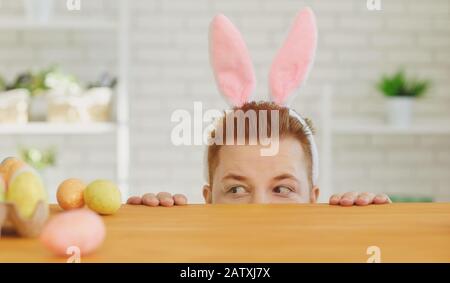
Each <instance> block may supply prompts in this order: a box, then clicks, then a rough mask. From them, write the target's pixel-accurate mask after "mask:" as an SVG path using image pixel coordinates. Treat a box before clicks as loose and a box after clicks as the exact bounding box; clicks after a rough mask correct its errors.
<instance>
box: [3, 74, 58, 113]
mask: <svg viewBox="0 0 450 283" xmlns="http://www.w3.org/2000/svg"><path fill="white" fill-rule="evenodd" d="M50 70H51V69H48V70H43V71H40V72H37V73H32V72H31V71H27V72H24V73H21V74H19V75H18V76H17V78H16V79H15V81H14V82H13V83H12V84H11V85H10V86H8V89H27V90H28V92H29V93H30V105H29V110H28V111H29V117H30V120H32V121H44V120H45V118H46V113H47V101H46V98H45V92H46V91H47V90H48V89H49V88H48V87H47V86H46V84H45V77H46V75H47V73H48V72H50Z"/></svg>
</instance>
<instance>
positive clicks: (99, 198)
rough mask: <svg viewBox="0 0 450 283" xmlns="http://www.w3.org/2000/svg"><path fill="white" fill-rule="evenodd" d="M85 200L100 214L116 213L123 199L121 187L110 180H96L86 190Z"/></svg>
mask: <svg viewBox="0 0 450 283" xmlns="http://www.w3.org/2000/svg"><path fill="white" fill-rule="evenodd" d="M84 202H85V203H86V205H87V206H88V207H89V208H90V209H92V210H93V211H95V212H97V213H99V214H104V215H108V214H114V213H116V212H117V210H119V208H120V206H121V204H122V201H121V195H120V190H119V188H118V187H117V186H116V185H115V184H114V183H113V182H111V181H108V180H95V181H93V182H92V183H90V184H89V185H88V186H87V187H86V189H85V190H84Z"/></svg>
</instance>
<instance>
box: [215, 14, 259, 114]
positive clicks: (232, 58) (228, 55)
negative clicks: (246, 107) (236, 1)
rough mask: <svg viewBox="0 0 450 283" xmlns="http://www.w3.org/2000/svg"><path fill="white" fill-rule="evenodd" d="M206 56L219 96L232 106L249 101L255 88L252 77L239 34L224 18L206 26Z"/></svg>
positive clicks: (251, 66) (249, 63) (217, 18)
mask: <svg viewBox="0 0 450 283" xmlns="http://www.w3.org/2000/svg"><path fill="white" fill-rule="evenodd" d="M209 44H210V45H209V46H210V49H209V53H210V61H211V66H212V69H213V72H214V76H215V78H216V83H217V86H218V88H219V90H220V92H221V93H222V94H223V95H224V96H225V98H227V100H228V101H229V102H230V103H231V104H233V105H234V106H242V104H244V103H245V102H248V101H249V100H250V97H251V95H252V93H253V90H254V88H255V83H256V79H255V73H254V71H253V65H252V62H251V60H250V56H249V54H248V50H247V46H246V45H245V42H244V40H243V39H242V36H241V34H240V33H239V31H238V30H237V28H236V27H235V26H234V25H233V24H232V23H231V21H230V20H229V19H228V18H227V17H225V16H224V15H217V16H216V17H214V19H213V21H212V22H211V25H210V36H209Z"/></svg>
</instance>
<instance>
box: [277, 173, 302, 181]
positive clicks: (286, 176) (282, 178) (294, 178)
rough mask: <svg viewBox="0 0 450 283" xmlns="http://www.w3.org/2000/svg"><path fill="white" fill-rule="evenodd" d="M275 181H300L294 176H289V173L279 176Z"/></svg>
mask: <svg viewBox="0 0 450 283" xmlns="http://www.w3.org/2000/svg"><path fill="white" fill-rule="evenodd" d="M273 179H274V180H276V181H280V180H284V179H292V180H294V181H296V182H299V180H298V179H297V178H296V177H295V176H294V175H292V174H289V173H285V174H281V175H278V176H276V177H274V178H273Z"/></svg>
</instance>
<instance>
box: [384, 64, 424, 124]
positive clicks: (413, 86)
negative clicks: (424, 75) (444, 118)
mask: <svg viewBox="0 0 450 283" xmlns="http://www.w3.org/2000/svg"><path fill="white" fill-rule="evenodd" d="M376 86H377V89H378V90H379V91H381V92H382V93H383V94H384V95H385V96H386V97H387V98H388V99H387V109H386V110H387V113H386V114H387V117H386V118H387V121H388V123H389V124H391V125H392V126H394V127H407V126H409V125H410V124H411V120H412V112H413V104H414V100H415V99H416V98H418V97H420V96H422V95H423V94H424V93H425V92H426V91H427V90H428V88H429V86H430V82H429V81H426V80H416V79H409V78H406V76H405V73H404V71H403V70H400V71H398V72H396V73H395V74H393V75H391V76H383V77H382V78H381V80H380V81H379V82H378V83H377V85H376Z"/></svg>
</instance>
